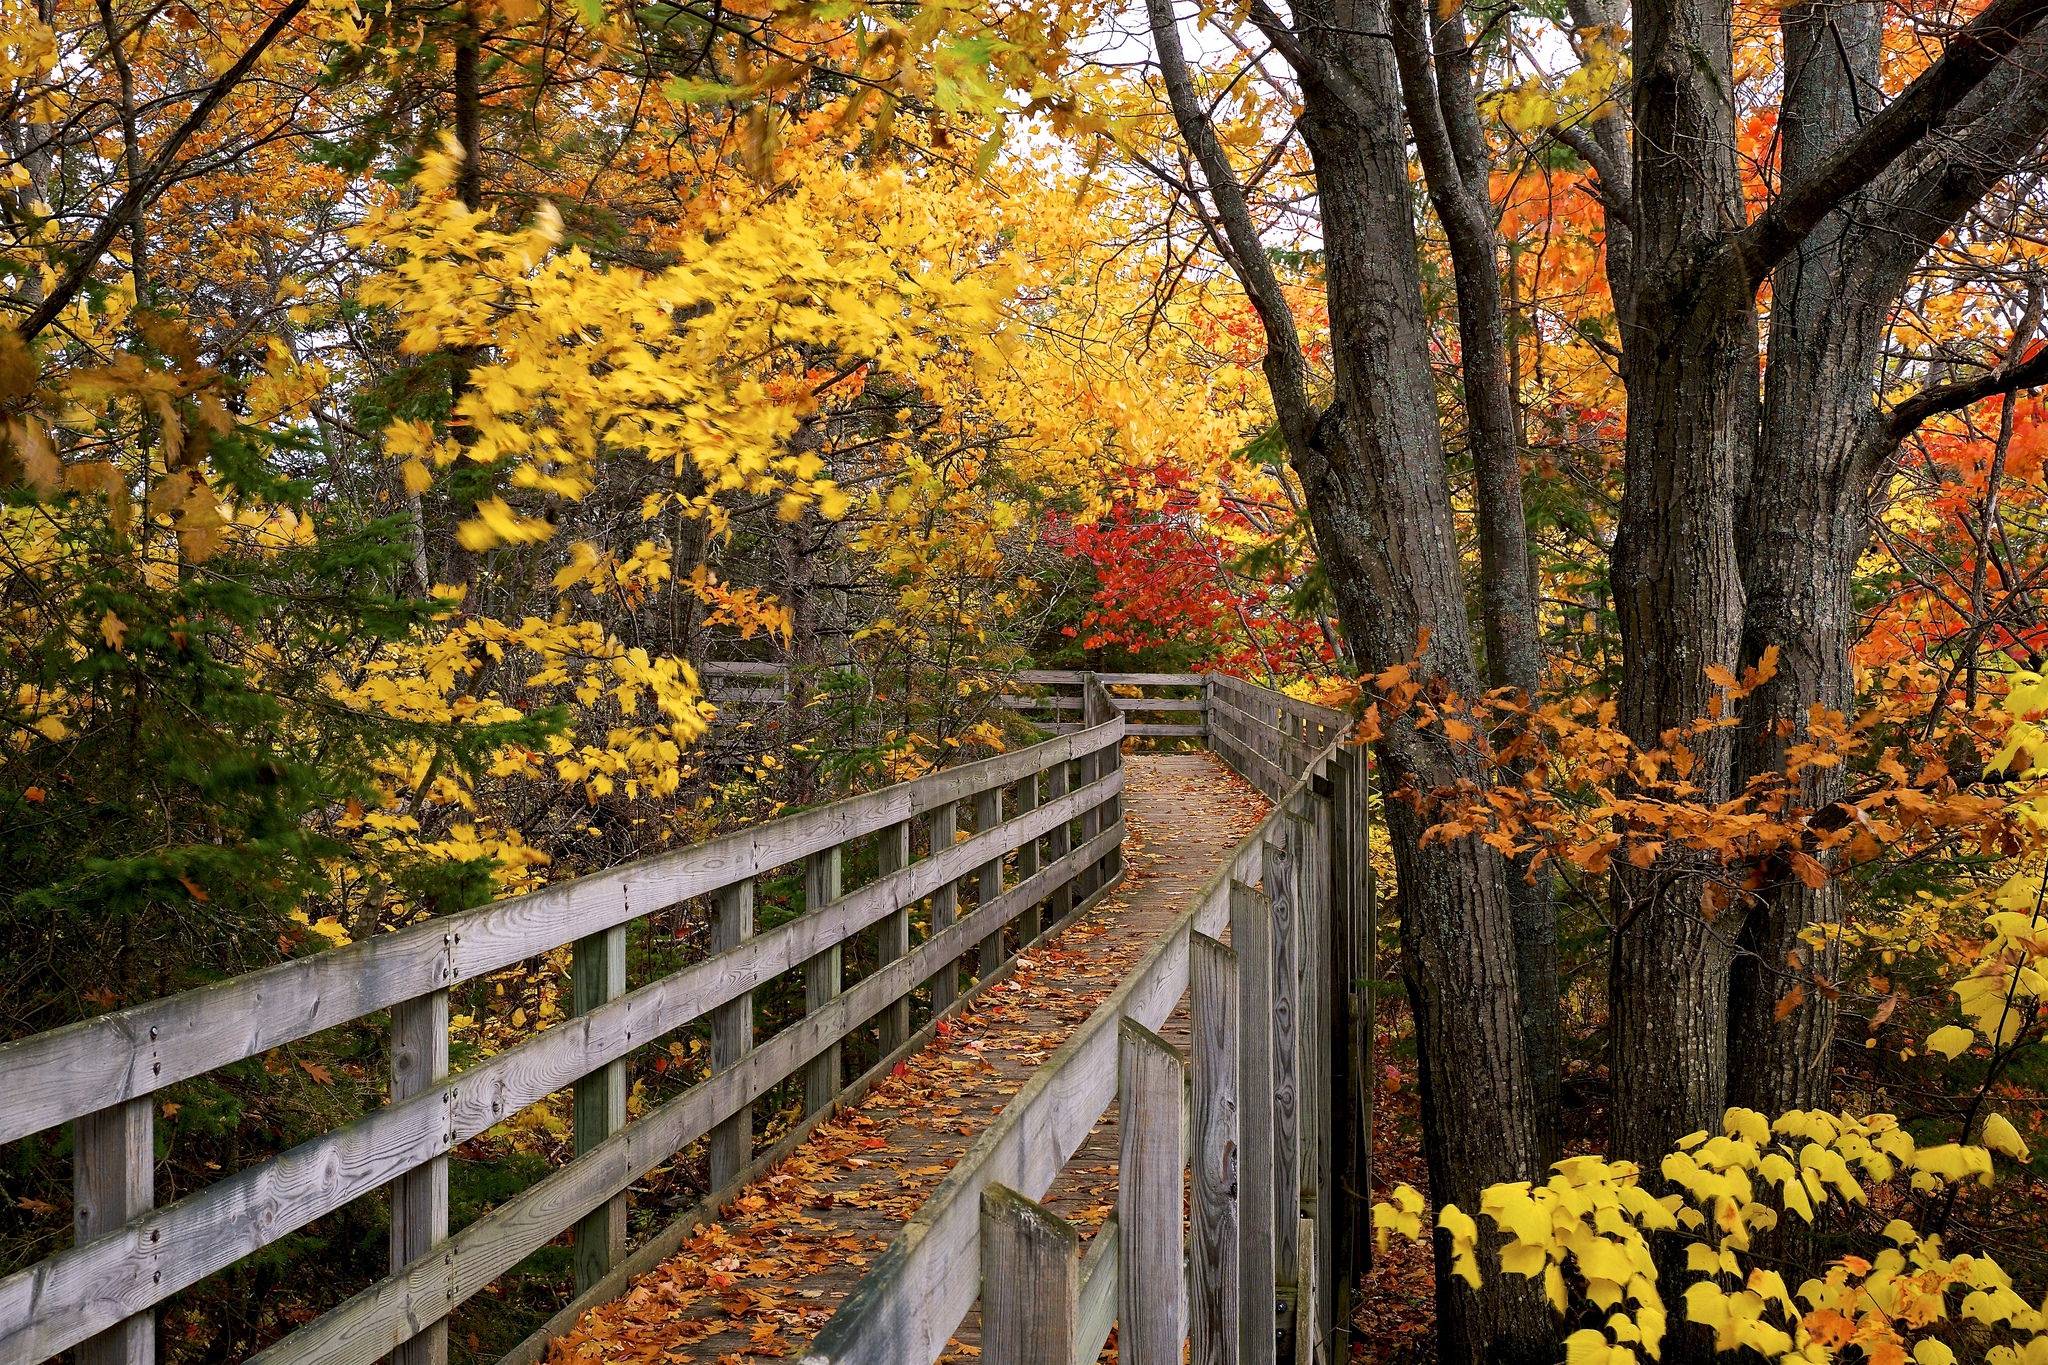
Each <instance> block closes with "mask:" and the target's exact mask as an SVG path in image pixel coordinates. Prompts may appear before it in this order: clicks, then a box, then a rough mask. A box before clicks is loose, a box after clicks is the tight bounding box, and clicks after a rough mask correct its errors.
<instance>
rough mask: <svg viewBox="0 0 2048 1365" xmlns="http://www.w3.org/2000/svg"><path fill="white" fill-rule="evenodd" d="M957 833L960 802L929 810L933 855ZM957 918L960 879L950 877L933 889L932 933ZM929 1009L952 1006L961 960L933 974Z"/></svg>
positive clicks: (949, 846)
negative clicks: (930, 813) (930, 811)
mask: <svg viewBox="0 0 2048 1365" xmlns="http://www.w3.org/2000/svg"><path fill="white" fill-rule="evenodd" d="M959 837H960V807H959V805H958V804H957V803H956V804H953V805H946V806H941V807H939V809H938V810H937V811H935V812H934V813H933V814H932V851H931V856H932V857H934V858H936V857H938V856H939V855H940V853H941V852H942V851H944V850H949V849H952V848H954V847H955V845H954V842H953V841H954V840H955V839H957V838H959ZM959 919H960V883H959V882H958V881H957V880H949V881H948V882H947V883H946V884H945V885H944V886H941V887H940V888H938V890H936V891H934V892H933V893H932V935H933V936H934V937H937V936H938V935H939V934H941V933H943V932H944V931H945V930H947V929H950V928H951V927H952V926H953V925H954V924H955V923H957V922H958V921H959ZM931 991H932V1013H934V1014H939V1013H942V1012H944V1011H945V1010H947V1009H950V1008H951V1007H952V1004H953V1002H954V1001H955V1000H958V999H959V998H960V964H959V963H957V962H948V963H946V965H945V966H943V967H941V968H940V969H939V972H938V975H936V976H934V977H933V978H932V986H931Z"/></svg>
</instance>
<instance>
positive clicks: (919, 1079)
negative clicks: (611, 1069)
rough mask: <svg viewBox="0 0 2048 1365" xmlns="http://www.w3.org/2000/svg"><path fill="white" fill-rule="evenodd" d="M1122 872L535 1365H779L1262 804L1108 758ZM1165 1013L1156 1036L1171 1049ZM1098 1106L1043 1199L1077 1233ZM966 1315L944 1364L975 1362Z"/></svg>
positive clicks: (1099, 1143) (1192, 776)
mask: <svg viewBox="0 0 2048 1365" xmlns="http://www.w3.org/2000/svg"><path fill="white" fill-rule="evenodd" d="M1124 764H1125V774H1126V781H1127V785H1126V787H1125V789H1124V812H1125V821H1126V823H1127V826H1128V829H1129V839H1128V841H1127V842H1126V844H1125V846H1124V847H1125V857H1126V860H1127V867H1128V872H1127V875H1126V877H1125V880H1124V883H1123V884H1122V885H1121V886H1120V887H1118V888H1117V891H1116V894H1114V895H1112V896H1110V897H1108V898H1107V899H1106V900H1104V901H1103V903H1102V904H1101V905H1100V906H1098V907H1097V908H1096V910H1095V911H1094V912H1093V913H1091V914H1090V915H1089V916H1088V917H1087V918H1085V919H1083V920H1081V921H1080V922H1079V923H1076V924H1074V925H1073V926H1071V927H1069V928H1068V929H1067V930H1066V931H1065V932H1064V933H1062V934H1061V935H1059V936H1058V937H1057V938H1055V939H1052V940H1050V941H1048V942H1047V943H1044V944H1041V945H1040V946H1039V947H1038V948H1037V949H1035V950H1034V951H1032V952H1031V953H1029V954H1028V955H1026V956H1025V957H1024V958H1023V959H1022V960H1020V961H1019V962H1018V964H1017V970H1016V972H1015V973H1014V974H1013V975H1012V976H1011V977H1010V978H1009V979H1007V980H1004V981H1001V982H998V983H997V984H996V985H995V986H993V987H991V988H990V989H989V990H988V991H987V992H986V993H985V994H983V995H982V996H981V997H980V998H979V999H978V1000H976V1001H975V1002H974V1003H973V1004H972V1005H971V1006H970V1007H969V1008H968V1009H967V1010H966V1011H965V1012H964V1013H962V1014H961V1015H960V1016H958V1017H957V1018H956V1019H955V1020H954V1021H952V1022H951V1023H950V1025H949V1026H942V1029H941V1036H940V1037H939V1038H938V1039H937V1040H936V1041H935V1043H934V1044H933V1046H932V1047H930V1048H928V1049H926V1050H925V1051H924V1052H922V1053H920V1054H918V1055H917V1056H915V1057H912V1058H910V1059H909V1060H908V1061H906V1062H905V1063H903V1064H902V1065H900V1066H899V1067H898V1068H897V1069H896V1072H895V1074H893V1075H891V1076H890V1077H889V1078H888V1079H886V1080H884V1081H883V1082H882V1083H880V1084H878V1085H876V1086H875V1087H874V1088H873V1089H872V1090H870V1091H869V1092H868V1094H867V1095H866V1096H865V1097H864V1098H863V1099H862V1100H861V1101H860V1103H858V1104H857V1105H855V1106H853V1107H851V1108H849V1109H847V1110H845V1111H844V1112H842V1113H840V1114H839V1115H837V1116H836V1117H835V1118H833V1119H832V1120H831V1121H830V1122H828V1123H825V1124H823V1125H821V1126H820V1127H819V1128H818V1129H817V1130H816V1132H814V1133H813V1134H812V1135H811V1137H810V1139H809V1140H808V1141H806V1142H805V1143H804V1145H803V1146H801V1147H799V1148H798V1149H797V1150H796V1151H795V1152H793V1153H792V1154H791V1155H790V1157H789V1158H788V1159H787V1160H785V1161H783V1162H782V1163H781V1164H780V1165H778V1166H776V1167H775V1168H774V1169H772V1170H771V1171H769V1172H768V1173H767V1174H766V1175H765V1176H764V1177H763V1178H762V1179H760V1180H759V1181H757V1182H755V1183H754V1184H753V1185H751V1186H749V1187H748V1188H747V1189H746V1190H745V1192H744V1193H743V1194H742V1195H741V1196H740V1197H739V1198H738V1199H737V1200H736V1201H735V1202H734V1203H733V1204H732V1205H730V1206H729V1207H727V1208H726V1209H725V1211H724V1217H723V1219H722V1221H721V1222H719V1223H717V1224H714V1225H713V1226H711V1227H709V1228H706V1229H704V1230H703V1231H701V1232H699V1233H698V1234H697V1235H696V1236H694V1237H693V1238H691V1239H690V1240H689V1241H688V1242H686V1243H685V1244H684V1245H683V1247H682V1249H681V1250H680V1251H679V1252H678V1253H677V1254H676V1255H675V1256H673V1257H671V1258H670V1259H669V1260H667V1261H665V1262H663V1263H662V1265H661V1266H659V1267H658V1268H657V1269H655V1270H654V1271H652V1272H651V1273H649V1274H647V1275H644V1276H642V1277H641V1278H639V1279H638V1280H636V1281H634V1283H633V1287H632V1288H631V1289H630V1290H629V1291H628V1292H627V1293H626V1294H625V1295H623V1296H622V1297H620V1298H619V1299H616V1300H614V1301H613V1302H611V1303H609V1304H605V1305H603V1306H602V1307H599V1308H595V1309H592V1310H591V1311H590V1312H588V1313H586V1314H585V1315H584V1316H583V1317H582V1318H581V1319H580V1320H579V1321H578V1322H577V1324H576V1326H575V1328H574V1330H573V1331H571V1332H570V1333H569V1334H568V1335H566V1336H564V1337H561V1338H559V1339H557V1340H556V1341H555V1342H554V1343H553V1344H552V1345H551V1346H550V1348H549V1361H550V1362H551V1365H579V1363H580V1362H589V1361H597V1360H605V1361H646V1362H650V1363H653V1362H659V1365H697V1363H700V1362H701V1365H758V1363H759V1362H765V1361H771V1360H780V1359H784V1358H787V1357H793V1356H795V1355H797V1354H798V1353H799V1351H800V1349H801V1347H802V1346H803V1345H804V1343H806V1342H807V1341H808V1340H809V1339H810V1337H811V1336H812V1335H813V1334H814V1333H815V1332H816V1331H817V1330H818V1328H819V1327H821V1326H822V1325H823V1324H824V1322H825V1320H826V1319H827V1318H828V1317H830V1316H831V1313H832V1310H833V1308H834V1307H836V1306H837V1304H838V1303H839V1301H840V1300H842V1299H844V1298H845V1297H846V1295H847V1293H848V1291H850V1290H851V1289H852V1288H853V1286H854V1285H855V1284H856V1283H857V1282H858V1281H859V1279H860V1277H861V1275H862V1274H863V1273H864V1272H865V1269H866V1267H867V1265H868V1264H869V1263H870V1262H871V1261H872V1260H873V1258H874V1257H875V1255H876V1254H877V1253H879V1252H880V1251H881V1249H882V1248H883V1247H885V1246H887V1245H888V1244H889V1241H890V1239H891V1238H892V1237H893V1236H894V1235H895V1231H896V1229H897V1227H898V1226H900V1225H901V1224H902V1222H903V1221H904V1220H905V1219H906V1218H908V1217H909V1216H910V1214H911V1212H912V1211H913V1210H914V1209H916V1208H917V1206H918V1205H919V1204H920V1203H921V1202H922V1201H923V1200H924V1198H925V1196H926V1194H928V1193H929V1192H930V1190H931V1189H932V1187H933V1186H934V1185H936V1184H937V1183H938V1182H939V1181H940V1180H941V1179H942V1178H943V1177H944V1176H945V1174H946V1172H947V1170H948V1169H949V1168H950V1167H951V1166H952V1164H953V1163H954V1162H955V1161H957V1160H958V1159H959V1158H960V1156H961V1155H962V1154H963V1153H964V1152H966V1150H967V1148H968V1146H969V1145H970V1144H971V1143H972V1142H973V1141H974V1139H975V1138H976V1137H977V1136H978V1135H979V1134H980V1133H981V1131H982V1129H983V1128H984V1127H986V1126H987V1125H988V1123H989V1121H990V1120H991V1119H992V1118H993V1117H994V1116H995V1115H996V1113H997V1112H998V1111H999V1110H1000V1109H1001V1108H1002V1106H1003V1105H1004V1104H1005V1103H1006V1102H1007V1100H1008V1098H1009V1097H1010V1096H1011V1095H1014V1094H1016V1093H1017V1089H1018V1087H1019V1086H1020V1085H1021V1084H1022V1083H1023V1080H1024V1078H1025V1077H1026V1076H1027V1075H1028V1074H1029V1073H1030V1070H1031V1068H1033V1067H1034V1066H1036V1065H1038V1064H1039V1063H1040V1062H1041V1061H1043V1060H1044V1059H1045V1057H1046V1055H1047V1054H1048V1053H1050V1052H1051V1051H1052V1050H1053V1049H1054V1048H1056V1047H1058V1046H1059V1044H1060V1043H1061V1041H1062V1040H1064V1039H1065V1038H1066V1036H1067V1033H1068V1032H1069V1030H1071V1029H1072V1028H1073V1026H1074V1025H1075V1024H1078V1023H1080V1022H1081V1021H1082V1020H1083V1019H1085V1018H1087V1017H1088V1014H1089V1012H1090V1011H1091V1010H1093V1009H1094V1008H1095V1006H1096V1005H1097V1004H1098V1003H1100V1002H1101V1000H1102V999H1103V997H1104V996H1106V995H1108V994H1109V992H1110V991H1111V990H1113V989H1114V988H1115V987H1116V985H1117V983H1118V982H1119V981H1120V980H1121V979H1122V977H1123V975H1124V974H1125V973H1126V972H1127V971H1128V970H1129V969H1130V967H1131V966H1132V964H1133V963H1135V962H1136V961H1137V959H1138V958H1139V957H1140V956H1141V955H1142V954H1143V953H1144V951H1145V949H1146V947H1147V946H1148V945H1149V944H1150V943H1151V941H1152V940H1153V938H1154V937H1155V936H1156V935H1157V934H1159V933H1160V932H1161V931H1162V930H1164V929H1165V928H1167V926H1169V925H1170V924H1171V923H1172V922H1173V920H1174V917H1175V916H1176V915H1178V914H1179V913H1180V912H1181V911H1182V910H1183V909H1185V908H1186V905H1187V903H1188V898H1189V897H1190V896H1192V895H1193V894H1194V893H1195V892H1196V891H1198V890H1199V889H1200V888H1201V886H1202V884H1203V883H1204V881H1206V880H1207V879H1208V877H1209V876H1210V874H1211V873H1213V872H1214V871H1215V869H1216V868H1217V866H1218V865H1219V864H1221V862H1222V861H1223V859H1224V858H1225V856H1227V855H1228V854H1229V853H1230V851H1231V850H1232V849H1233V848H1234V847H1235V846H1236V844H1237V842H1238V841H1239V840H1240V839H1242V838H1243V837H1244V836H1245V834H1246V833H1248V832H1249V831H1250V830H1251V829H1252V828H1253V826H1255V825H1256V824H1257V823H1258V821H1259V820H1260V819H1261V818H1262V817H1263V816H1264V814H1265V811H1266V801H1265V799H1264V798H1263V797H1261V796H1260V795H1259V794H1258V793H1257V792H1256V791H1255V790H1254V789H1253V788H1252V786H1251V785H1250V784H1249V783H1247V782H1246V781H1245V780H1244V779H1243V778H1240V777H1238V776H1237V775H1236V774H1235V773H1233V772H1231V771H1230V769H1228V768H1227V767H1225V766H1224V765H1223V763H1222V762H1221V761H1220V760H1218V759H1216V758H1215V757H1213V756H1211V755H1209V754H1207V753H1196V754H1166V755H1145V754H1131V755H1126V756H1125V758H1124ZM1183 1035H1184V1022H1183V1020H1182V1019H1181V1017H1180V1016H1178V1015H1176V1016H1175V1018H1174V1020H1173V1021H1172V1023H1170V1024H1169V1026H1168V1028H1167V1030H1166V1036H1167V1037H1168V1038H1169V1039H1171V1040H1173V1041H1175V1042H1177V1043H1183V1044H1184V1042H1185V1038H1184V1036H1183ZM1115 1124H1116V1117H1115V1112H1114V1110H1112V1111H1111V1113H1110V1114H1109V1115H1108V1116H1107V1117H1105V1118H1104V1119H1103V1121H1102V1122H1101V1123H1100V1124H1098V1125H1097V1127H1096V1129H1095V1132H1094V1133H1093V1134H1092V1135H1091V1136H1090V1137H1089V1139H1088V1141H1087V1142H1086V1143H1084V1144H1083V1145H1082V1147H1081V1149H1080V1150H1079V1151H1078V1152H1077V1153H1075V1156H1074V1159H1073V1160H1072V1161H1071V1162H1069V1163H1068V1165H1067V1168H1066V1170H1065V1172H1063V1173H1062V1175H1061V1176H1060V1179H1059V1180H1058V1182H1056V1183H1055V1184H1054V1186H1053V1188H1052V1190H1051V1191H1050V1193H1048V1195H1047V1196H1046V1198H1045V1200H1044V1202H1045V1203H1046V1204H1047V1205H1048V1206H1050V1207H1051V1208H1053V1209H1054V1210H1056V1211H1057V1212H1059V1213H1060V1214H1062V1215H1064V1216H1065V1217H1067V1218H1068V1219H1070V1220H1072V1221H1073V1222H1075V1223H1076V1224H1078V1225H1080V1226H1081V1227H1082V1228H1083V1230H1084V1232H1092V1230H1093V1229H1094V1228H1095V1227H1096V1226H1097V1225H1099V1224H1100V1223H1101V1222H1102V1220H1103V1219H1104V1218H1105V1217H1106V1216H1107V1215H1108V1214H1109V1213H1110V1212H1111V1211H1112V1209H1113V1207H1114V1205H1115V1203H1116V1184H1117V1180H1116V1150H1117V1142H1116V1127H1115ZM977 1329H978V1323H977V1322H976V1320H975V1318H974V1316H973V1315H971V1314H970V1315H969V1317H968V1319H967V1321H966V1322H964V1323H963V1324H962V1325H961V1328H960V1331H959V1334H958V1336H957V1337H956V1339H955V1340H954V1342H953V1343H952V1344H951V1346H949V1348H948V1350H947V1353H946V1355H945V1356H943V1357H941V1359H944V1360H951V1361H963V1362H964V1361H971V1360H973V1359H975V1358H976V1357H978V1356H979V1355H980V1345H979V1335H978V1330H977Z"/></svg>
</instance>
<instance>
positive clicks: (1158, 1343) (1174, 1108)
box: [1116, 1019, 1188, 1365]
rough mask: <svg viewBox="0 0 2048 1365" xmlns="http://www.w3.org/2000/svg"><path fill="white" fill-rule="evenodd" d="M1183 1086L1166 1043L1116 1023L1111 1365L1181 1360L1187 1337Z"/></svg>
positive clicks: (1139, 1027)
mask: <svg viewBox="0 0 2048 1365" xmlns="http://www.w3.org/2000/svg"><path fill="white" fill-rule="evenodd" d="M1187 1084H1188V1072H1187V1063H1186V1062H1184V1061H1182V1060H1181V1055H1180V1052H1179V1051H1178V1050H1177V1049H1176V1048H1175V1047H1174V1046H1173V1044H1171V1043H1169V1042H1167V1041H1166V1040H1165V1039H1164V1038H1161V1037H1160V1036H1159V1035H1158V1034H1156V1033H1154V1032H1152V1030H1150V1029H1148V1028H1146V1027H1145V1026H1144V1025H1143V1024H1140V1023H1139V1022H1138V1021H1137V1020H1135V1019H1125V1020H1123V1021H1122V1022H1121V1023H1120V1024H1119V1025H1118V1052H1117V1200H1116V1210H1117V1222H1118V1224H1119V1225H1120V1226H1121V1227H1122V1229H1123V1239H1124V1240H1123V1247H1122V1251H1121V1253H1120V1259H1119V1263H1118V1274H1117V1302H1119V1303H1121V1304H1122V1305H1124V1309H1123V1314H1122V1317H1121V1318H1120V1320H1119V1327H1118V1330H1117V1338H1116V1339H1117V1361H1118V1365H1181V1349H1182V1347H1183V1346H1184V1345H1185V1343H1186V1341H1187V1267H1186V1264H1185V1262H1184V1260H1183V1257H1184V1255H1185V1253H1186V1247H1185V1245H1184V1241H1185V1239H1184V1237H1183V1235H1182V1228H1183V1222H1182V1220H1183V1218H1184V1216H1185V1214H1184V1209H1185V1202H1184V1201H1185V1189H1186V1186H1185V1183H1184V1180H1183V1177H1184V1174H1185V1172H1186V1169H1187Z"/></svg>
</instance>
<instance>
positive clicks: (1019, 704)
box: [996, 693, 1081, 711]
mask: <svg viewBox="0 0 2048 1365" xmlns="http://www.w3.org/2000/svg"><path fill="white" fill-rule="evenodd" d="M996 705H998V706H1000V707H1002V708H1003V709H1004V710H1006V711H1078V710H1080V709H1081V699H1080V698H1079V697H1061V696H1049V697H1018V696H1011V695H1009V694H1007V693H1006V694H1004V695H1003V696H999V697H997V698H996Z"/></svg>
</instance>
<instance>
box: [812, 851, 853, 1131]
mask: <svg viewBox="0 0 2048 1365" xmlns="http://www.w3.org/2000/svg"><path fill="white" fill-rule="evenodd" d="M839 869H840V862H839V850H838V849H836V848H828V849H826V850H825V851H824V852H822V853H813V854H812V855H811V856H810V857H809V858H808V859H806V860H805V862H804V913H805V914H807V915H808V914H813V913H815V912H817V911H819V910H822V909H824V908H825V907H826V906H827V905H830V904H831V903H832V902H833V901H836V900H838V899H839ZM843 962H844V959H843V957H842V954H841V945H839V944H837V943H835V944H833V945H832V946H831V947H830V948H827V949H826V950H825V951H824V952H822V953H819V954H818V955H817V956H816V957H814V958H811V959H810V960H808V961H807V962H805V963H804V1013H805V1014H816V1013H817V1012H818V1011H819V1010H821V1009H824V1008H825V1007H826V1006H827V1005H829V1004H831V1003H832V1002H833V1001H834V1000H836V999H838V998H839V992H840V990H841V988H842V987H843V986H844V985H845V974H844V971H843V970H842V968H843ZM839 1057H840V1044H839V1043H838V1042H837V1041H835V1042H834V1043H833V1044H832V1046H830V1047H828V1048H826V1049H825V1050H824V1051H823V1052H821V1053H819V1054H818V1055H817V1056H816V1057H814V1058H812V1059H811V1061H810V1063H809V1065H808V1066H807V1067H806V1068H805V1070H804V1113H805V1114H806V1115H809V1114H815V1113H817V1112H818V1111H819V1110H820V1109H823V1108H825V1107H826V1106H827V1105H829V1104H831V1103H832V1101H833V1100H834V1099H836V1098H838V1095H839V1089H840V1062H839Z"/></svg>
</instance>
